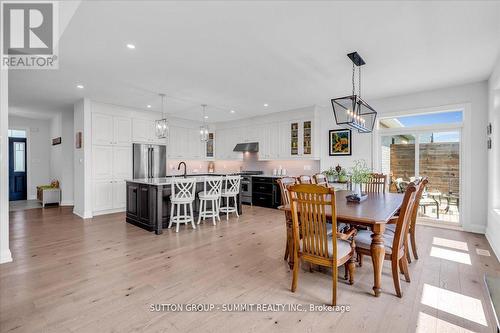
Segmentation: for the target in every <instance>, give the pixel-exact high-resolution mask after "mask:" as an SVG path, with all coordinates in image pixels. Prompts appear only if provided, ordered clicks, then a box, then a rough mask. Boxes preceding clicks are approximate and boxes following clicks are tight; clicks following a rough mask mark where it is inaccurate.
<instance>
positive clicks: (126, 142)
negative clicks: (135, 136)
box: [113, 117, 132, 146]
mask: <svg viewBox="0 0 500 333" xmlns="http://www.w3.org/2000/svg"><path fill="white" fill-rule="evenodd" d="M113 142H114V144H115V145H122V146H130V144H131V143H132V120H131V119H130V118H125V117H113Z"/></svg>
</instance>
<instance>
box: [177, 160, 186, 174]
mask: <svg viewBox="0 0 500 333" xmlns="http://www.w3.org/2000/svg"><path fill="white" fill-rule="evenodd" d="M181 164H184V174H183V175H182V176H183V177H184V178H186V162H184V161H183V162H180V163H179V165H178V166H177V170H180V169H181Z"/></svg>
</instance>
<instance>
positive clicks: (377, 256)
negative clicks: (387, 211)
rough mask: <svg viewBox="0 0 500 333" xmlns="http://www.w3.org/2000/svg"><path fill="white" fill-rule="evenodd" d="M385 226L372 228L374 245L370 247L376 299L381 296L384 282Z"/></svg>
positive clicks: (378, 225) (376, 225)
mask: <svg viewBox="0 0 500 333" xmlns="http://www.w3.org/2000/svg"><path fill="white" fill-rule="evenodd" d="M384 229H385V225H384V224H375V225H374V226H373V227H372V232H373V234H372V243H371V246H370V250H371V254H372V262H373V291H374V292H375V297H379V296H380V292H381V291H382V288H381V286H380V282H381V280H382V266H383V265H384V257H385V246H384V236H383V235H384Z"/></svg>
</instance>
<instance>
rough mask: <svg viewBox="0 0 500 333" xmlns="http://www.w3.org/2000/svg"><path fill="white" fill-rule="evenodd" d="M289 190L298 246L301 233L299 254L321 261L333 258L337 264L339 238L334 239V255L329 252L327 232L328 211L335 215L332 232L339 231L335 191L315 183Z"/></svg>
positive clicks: (292, 187) (293, 187)
mask: <svg viewBox="0 0 500 333" xmlns="http://www.w3.org/2000/svg"><path fill="white" fill-rule="evenodd" d="M288 190H289V193H290V200H291V210H292V220H293V237H294V240H295V243H296V244H299V234H301V235H302V247H301V249H300V251H301V252H302V254H303V255H308V256H312V257H316V258H320V259H331V258H332V257H333V260H334V262H336V260H337V253H336V252H337V251H336V249H337V237H336V236H332V243H333V253H328V233H327V229H326V223H327V218H326V212H327V208H330V210H331V212H332V230H336V228H337V215H336V210H335V192H334V190H332V189H329V188H326V187H323V186H318V185H314V184H298V185H293V186H290V187H289V188H288ZM299 221H300V228H301V229H300V231H299ZM333 235H335V233H334V234H333Z"/></svg>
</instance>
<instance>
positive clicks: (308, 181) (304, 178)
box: [297, 175, 313, 184]
mask: <svg viewBox="0 0 500 333" xmlns="http://www.w3.org/2000/svg"><path fill="white" fill-rule="evenodd" d="M297 180H298V181H299V184H312V183H313V179H312V178H311V176H308V175H302V176H298V177H297Z"/></svg>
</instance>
